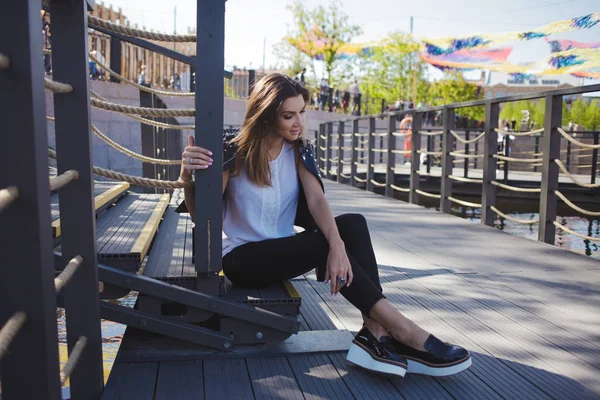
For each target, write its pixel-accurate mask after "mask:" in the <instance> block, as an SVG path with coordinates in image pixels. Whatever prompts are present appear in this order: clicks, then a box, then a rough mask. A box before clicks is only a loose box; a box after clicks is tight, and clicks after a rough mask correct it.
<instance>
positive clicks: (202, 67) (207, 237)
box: [195, 0, 225, 279]
mask: <svg viewBox="0 0 600 400" xmlns="http://www.w3.org/2000/svg"><path fill="white" fill-rule="evenodd" d="M196 4H197V23H196V26H197V29H198V32H197V39H196V54H198V55H201V57H196V58H195V61H196V65H195V67H196V86H197V87H199V88H201V89H202V90H198V91H197V92H196V97H195V106H196V118H195V124H196V127H198V129H197V130H196V131H195V136H196V145H197V146H200V147H204V148H205V149H209V150H210V151H212V153H213V154H212V159H213V160H214V161H213V162H214V165H216V166H220V165H222V164H223V153H222V149H223V137H222V134H221V132H222V131H223V89H224V88H223V69H224V58H223V54H224V44H225V2H224V1H223V0H202V1H201V0H198V1H196ZM206 60H210V62H206ZM200 127H201V129H200ZM206 132H211V133H212V134H210V135H207V134H206ZM222 186H223V171H222V170H221V167H218V168H209V169H207V170H205V171H196V221H195V223H196V243H195V250H196V252H195V254H196V272H197V274H198V278H200V279H201V278H202V277H203V276H207V275H208V274H209V273H210V272H213V273H217V272H219V271H221V251H222V249H221V246H222V244H221V234H222V215H221V207H222V204H221V202H222V200H223V199H222V193H221V187H222Z"/></svg>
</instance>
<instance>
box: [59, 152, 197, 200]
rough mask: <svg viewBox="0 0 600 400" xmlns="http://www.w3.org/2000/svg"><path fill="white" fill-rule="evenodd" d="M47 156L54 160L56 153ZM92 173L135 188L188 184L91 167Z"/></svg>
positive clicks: (174, 186) (164, 187)
mask: <svg viewBox="0 0 600 400" xmlns="http://www.w3.org/2000/svg"><path fill="white" fill-rule="evenodd" d="M48 156H49V157H51V158H54V159H55V158H56V152H55V151H54V150H52V149H48ZM92 171H93V172H94V174H96V175H100V176H103V177H105V178H109V179H114V180H117V181H123V182H128V183H131V184H132V185H136V186H144V187H151V188H155V189H169V190H173V189H181V188H184V187H186V186H188V185H190V183H186V182H180V181H164V180H160V179H150V178H141V177H139V176H132V175H127V174H122V173H120V172H116V171H112V170H109V169H104V168H101V167H97V166H93V167H92Z"/></svg>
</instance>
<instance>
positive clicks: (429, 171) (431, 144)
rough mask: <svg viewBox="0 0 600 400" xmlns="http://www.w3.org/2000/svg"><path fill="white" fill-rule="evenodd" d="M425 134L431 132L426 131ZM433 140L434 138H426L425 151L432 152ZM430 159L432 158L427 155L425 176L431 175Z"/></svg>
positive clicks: (429, 130)
mask: <svg viewBox="0 0 600 400" xmlns="http://www.w3.org/2000/svg"><path fill="white" fill-rule="evenodd" d="M427 132H431V129H427ZM433 140H434V136H427V151H428V152H430V151H433V150H432V149H433ZM431 159H432V156H430V155H429V154H427V158H426V160H427V174H431Z"/></svg>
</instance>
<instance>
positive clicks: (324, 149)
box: [319, 146, 327, 151]
mask: <svg viewBox="0 0 600 400" xmlns="http://www.w3.org/2000/svg"><path fill="white" fill-rule="evenodd" d="M319 149H320V150H322V151H327V147H324V146H319Z"/></svg>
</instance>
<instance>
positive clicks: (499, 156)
mask: <svg viewBox="0 0 600 400" xmlns="http://www.w3.org/2000/svg"><path fill="white" fill-rule="evenodd" d="M492 157H494V158H497V159H498V160H502V161H512V162H522V163H538V162H541V161H543V160H542V159H541V158H514V157H506V156H501V155H500V154H492Z"/></svg>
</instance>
